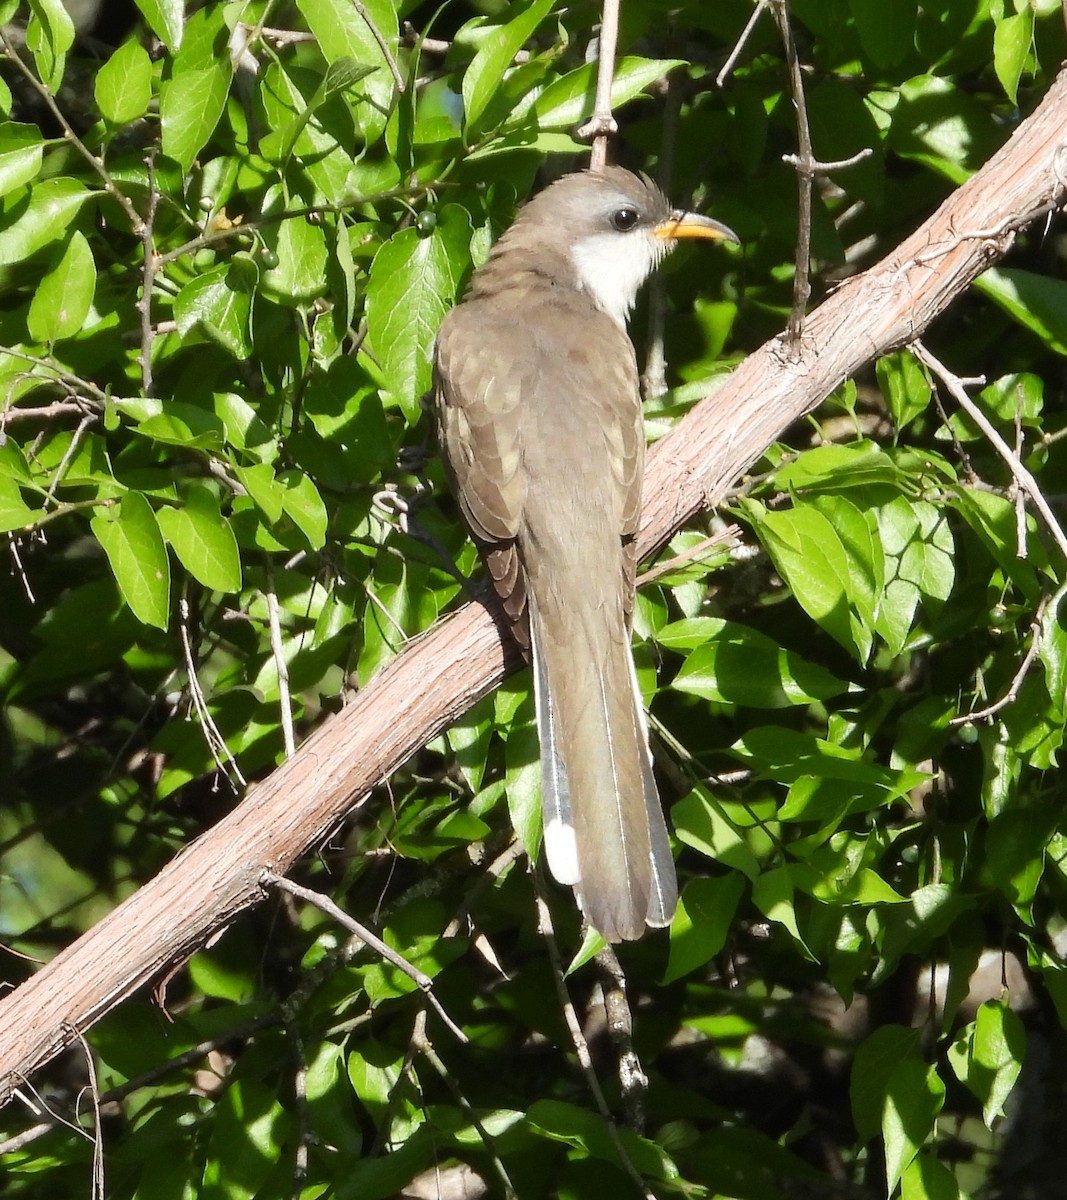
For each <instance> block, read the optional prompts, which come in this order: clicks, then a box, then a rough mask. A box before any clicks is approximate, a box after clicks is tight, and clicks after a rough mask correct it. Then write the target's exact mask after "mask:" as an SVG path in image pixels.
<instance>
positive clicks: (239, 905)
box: [0, 74, 1067, 1101]
mask: <svg viewBox="0 0 1067 1200" xmlns="http://www.w3.org/2000/svg"><path fill="white" fill-rule="evenodd" d="M1065 177H1067V74H1065V75H1061V76H1060V77H1059V78H1058V79H1057V80H1056V82H1055V83H1054V85H1053V86H1052V88H1051V89H1050V90H1049V93H1048V95H1047V96H1046V97H1045V99H1044V101H1043V102H1042V104H1041V105H1040V107H1039V108H1038V110H1037V111H1036V112H1035V113H1034V114H1033V116H1031V117H1030V118H1029V119H1028V120H1027V121H1025V122H1023V123H1022V124H1021V125H1020V126H1019V128H1018V129H1017V130H1016V132H1015V134H1014V136H1013V137H1012V139H1011V141H1010V142H1009V143H1008V144H1007V145H1006V146H1005V147H1004V148H1003V149H1002V150H1001V151H1000V152H999V153H998V154H996V155H995V156H994V157H993V159H991V160H990V162H989V163H987V164H986V166H985V167H983V169H982V170H981V171H979V172H978V173H977V174H976V175H975V176H974V177H973V178H972V179H970V180H969V181H968V182H967V183H966V184H965V185H964V186H963V187H961V188H960V189H959V190H958V191H956V192H955V193H954V194H953V195H952V196H951V197H950V198H949V199H948V200H947V201H946V202H945V203H944V204H943V205H942V206H941V208H940V209H939V210H938V212H937V213H936V214H935V215H934V216H933V217H932V218H931V219H930V220H929V221H927V222H926V223H925V224H924V225H923V226H922V227H921V228H919V229H918V230H917V231H916V232H915V233H914V234H913V235H912V236H911V237H910V238H908V239H907V240H906V241H905V242H904V243H903V244H902V245H901V246H900V247H898V248H897V250H895V251H894V252H893V253H892V254H890V255H889V256H888V257H887V258H885V259H884V260H883V261H882V262H881V263H879V264H878V265H877V266H876V267H874V268H872V269H871V270H870V271H867V272H865V273H864V274H863V275H859V276H856V277H855V278H853V279H850V280H848V281H847V282H846V283H845V284H843V285H842V287H841V288H840V289H839V290H838V291H837V292H836V293H835V294H834V295H833V296H831V297H830V299H829V300H827V301H826V302H825V303H824V304H823V305H822V306H821V307H820V308H818V309H817V310H816V311H815V312H813V313H811V314H810V315H809V317H808V319H807V321H806V323H805V328H804V334H803V337H802V338H801V339H800V340H799V341H798V342H795V343H793V344H791V345H787V344H786V342H785V340H784V338H775V339H774V340H772V341H770V342H768V343H767V344H766V345H765V346H763V347H762V348H761V349H760V350H758V351H757V352H756V353H755V354H753V355H751V356H750V357H749V358H748V359H747V360H746V361H745V362H743V363H742V364H741V365H740V366H739V367H738V368H737V370H736V371H734V373H733V374H732V375H731V376H730V377H729V379H728V380H727V381H726V382H725V383H724V384H723V386H722V387H721V388H720V389H719V390H718V391H717V392H716V393H715V394H714V395H713V396H711V397H710V398H709V399H707V400H705V401H704V402H703V403H702V404H700V405H698V406H697V407H696V408H695V409H693V411H692V412H691V413H689V415H688V416H687V417H686V418H685V419H684V420H683V421H681V422H679V424H678V426H677V427H676V428H675V429H674V430H673V431H672V432H671V433H670V434H669V435H668V436H667V437H665V438H663V439H662V441H660V442H659V443H658V445H657V446H656V447H655V451H654V453H653V454H652V455H651V456H650V461H649V469H648V475H647V479H646V498H645V513H644V527H643V529H642V534H641V550H642V552H643V553H646V554H647V553H648V552H650V551H652V550H654V549H656V548H657V547H658V546H661V545H662V544H663V543H664V542H665V541H666V540H667V539H668V538H669V537H670V535H671V534H672V533H673V531H674V530H676V529H677V528H678V527H679V526H681V525H682V524H684V522H685V521H687V520H688V519H689V517H690V516H692V514H693V513H695V512H697V511H698V510H700V509H702V508H706V507H707V506H709V505H711V504H714V503H715V502H716V501H717V500H718V499H719V498H720V497H721V496H722V495H723V493H724V492H725V490H726V489H727V488H728V487H729V486H730V485H731V484H732V482H733V481H734V479H735V478H736V477H737V476H738V475H739V474H740V473H741V472H743V471H744V470H745V469H746V468H747V467H748V466H749V465H750V464H751V463H752V462H753V460H754V459H755V458H756V457H758V455H759V454H760V453H761V452H762V451H763V449H764V448H765V447H766V446H767V445H768V444H769V443H770V442H771V441H773V440H774V439H775V438H776V437H778V436H779V435H780V433H781V432H782V430H783V429H784V428H785V427H786V426H787V425H789V424H790V423H791V422H792V421H793V420H795V419H796V418H797V417H799V416H801V415H802V414H803V413H804V412H806V411H807V410H809V409H810V408H812V407H813V406H814V405H816V404H817V403H819V401H820V400H822V399H823V398H824V397H825V396H826V395H828V394H829V393H830V392H831V391H832V390H833V389H834V388H835V387H837V386H838V385H839V384H840V383H841V382H842V380H844V379H846V378H847V377H848V376H850V375H852V374H853V373H855V371H857V370H858V369H859V368H860V367H861V366H863V364H864V363H866V362H869V361H870V360H871V359H873V358H875V357H876V356H878V355H880V354H884V353H885V352H886V351H888V350H891V349H893V348H895V347H898V346H901V345H904V344H906V343H908V342H911V341H913V340H914V339H915V338H916V337H918V336H919V335H920V334H921V333H922V332H923V330H924V329H925V328H926V327H927V326H928V325H929V323H930V322H931V321H932V320H933V319H934V318H935V317H936V316H937V315H938V314H939V313H941V312H943V311H944V310H945V309H946V308H947V307H948V305H949V304H950V303H951V301H952V300H953V298H954V297H955V296H957V295H959V293H960V292H962V291H963V290H964V289H965V288H966V287H967V285H968V284H969V283H970V282H971V280H973V279H974V278H975V276H976V275H978V274H979V273H980V272H981V271H982V270H983V268H984V267H986V266H987V265H988V264H989V263H990V262H992V261H993V260H995V259H997V258H999V257H1000V256H1001V255H1002V254H1003V253H1004V252H1005V251H1006V250H1007V249H1008V248H1009V247H1010V245H1011V243H1012V240H1013V238H1014V235H1015V232H1016V231H1017V230H1018V229H1021V228H1022V227H1023V226H1025V225H1026V224H1027V223H1028V222H1029V221H1031V220H1032V219H1034V218H1035V217H1036V216H1037V215H1039V214H1041V213H1044V212H1047V211H1049V209H1050V207H1052V206H1056V205H1058V204H1060V203H1062V200H1063V197H1064V194H1065V190H1067V189H1065V184H1064V181H1065ZM507 669H508V663H507V661H506V652H505V648H504V643H503V641H502V639H501V636H500V634H499V633H498V632H497V629H496V627H495V626H494V624H493V621H492V618H491V617H490V615H489V613H488V612H487V611H486V610H485V609H483V608H482V607H480V606H479V605H476V604H468V605H467V606H466V607H464V608H462V609H460V610H459V611H458V612H456V613H454V614H452V615H451V616H449V617H446V618H445V619H444V620H443V621H440V622H438V624H437V625H435V626H434V628H433V629H432V630H430V631H429V632H428V633H427V634H425V635H424V636H422V637H421V638H418V639H416V640H415V641H414V642H412V643H411V644H410V645H409V646H407V647H406V648H405V650H404V652H403V653H402V654H401V655H399V656H398V657H397V658H396V659H395V660H394V661H393V662H391V663H390V664H389V665H388V666H387V667H385V668H384V669H383V670H382V671H381V672H380V673H379V674H378V675H377V676H376V677H375V679H374V680H372V682H371V683H370V684H369V685H368V686H367V687H366V688H365V689H364V690H363V691H362V692H361V693H360V694H359V695H358V696H357V697H356V699H355V700H354V702H353V703H352V704H350V705H349V706H348V707H347V708H346V709H345V710H344V712H343V713H341V714H340V715H338V716H337V717H335V718H333V719H332V720H331V721H329V722H327V723H326V724H325V725H324V726H323V727H322V728H321V729H319V730H318V731H317V732H316V733H315V734H314V735H313V736H312V737H310V738H309V739H308V741H307V742H306V743H305V744H304V745H303V746H302V747H301V748H300V749H299V751H298V752H297V754H296V755H295V756H294V757H293V758H291V759H289V760H288V761H287V762H285V763H284V764H283V765H282V766H281V767H279V768H278V770H277V771H275V773H274V774H273V775H272V776H271V777H270V778H269V779H267V780H266V781H265V782H264V783H261V784H260V785H259V786H257V787H255V788H253V789H252V790H251V791H250V793H249V794H248V797H247V798H246V799H245V801H244V802H243V803H242V804H241V805H239V806H238V808H236V809H235V810H234V811H233V812H232V813H231V814H230V815H229V816H228V817H226V818H225V819H224V820H223V821H220V822H219V824H218V825H216V826H215V827H214V828H213V829H212V830H210V832H208V833H206V834H205V835H204V836H203V837H201V838H200V839H199V840H198V841H197V842H195V843H194V844H193V845H191V846H189V847H188V848H187V849H186V850H185V851H184V852H183V853H181V854H180V855H179V856H178V857H177V858H176V859H175V860H174V861H173V862H172V863H170V864H169V865H168V866H167V867H166V868H164V870H163V871H161V872H160V874H159V875H158V876H157V877H156V878H155V879H154V880H152V881H151V882H150V883H148V884H146V885H145V886H144V887H143V888H142V889H141V890H140V891H139V892H137V893H136V894H135V895H134V896H131V897H130V898H129V899H128V900H127V901H125V902H124V903H123V904H121V905H120V906H119V907H118V908H117V909H115V911H114V912H112V913H111V914H110V915H109V916H107V917H106V918H105V919H104V920H103V921H101V922H100V923H99V924H98V925H96V926H95V927H94V928H93V929H91V930H90V931H89V932H88V933H86V934H85V935H84V936H83V937H81V938H80V939H79V940H78V941H77V942H75V943H74V944H73V945H72V946H70V947H69V948H68V949H66V950H65V951H63V952H62V953H61V954H60V955H58V956H57V957H56V958H55V959H54V960H53V961H52V962H50V963H49V964H48V965H47V966H46V967H44V968H43V969H42V970H41V971H39V972H38V973H37V974H36V975H35V976H34V977H33V978H32V979H30V980H28V981H27V982H26V983H24V984H23V985H22V986H21V987H19V988H18V989H17V990H16V991H15V992H14V993H12V994H11V995H10V996H8V997H7V998H6V999H5V1000H4V1001H3V1002H2V1003H0V1101H2V1100H5V1099H7V1098H8V1097H9V1096H10V1094H11V1091H12V1089H13V1088H14V1087H16V1086H18V1084H19V1082H20V1080H22V1079H24V1078H26V1077H27V1076H28V1075H30V1074H31V1073H32V1072H33V1071H35V1070H36V1069H37V1068H38V1067H40V1066H41V1065H42V1064H43V1063H45V1062H47V1061H48V1060H49V1059H50V1058H51V1057H53V1056H54V1055H55V1054H56V1053H57V1052H58V1051H59V1050H61V1049H62V1048H63V1047H64V1046H66V1045H68V1044H69V1043H70V1042H71V1041H73V1040H74V1039H75V1038H76V1037H77V1036H78V1034H79V1032H80V1031H83V1030H85V1029H86V1028H87V1027H88V1026H90V1025H91V1024H92V1023H93V1022H94V1021H95V1020H96V1019H97V1018H99V1017H100V1016H102V1015H103V1014H104V1013H105V1012H107V1011H108V1010H109V1009H111V1008H113V1007H114V1006H115V1005H116V1004H118V1003H119V1001H120V1000H122V999H123V998H124V997H125V996H128V995H129V994H130V993H131V992H133V991H134V990H135V989H137V988H138V987H140V986H141V985H142V984H143V983H145V982H147V981H148V980H150V979H152V978H153V977H154V976H156V975H157V974H158V973H159V972H161V971H162V970H163V969H164V968H165V967H167V965H168V964H171V963H173V962H174V961H176V960H180V959H181V958H182V957H183V956H184V955H188V954H190V953H192V952H193V951H195V950H196V949H197V948H198V947H200V946H202V945H204V943H205V942H206V941H207V940H208V938H209V937H210V936H211V934H213V933H214V932H215V931H216V930H218V929H220V928H221V927H223V926H224V925H226V924H227V923H228V922H229V921H231V920H233V918H234V917H235V916H236V915H237V914H238V913H240V912H241V911H242V910H243V909H246V908H248V907H249V906H250V905H252V904H255V903H257V902H259V901H260V900H262V899H263V898H264V895H265V893H264V890H263V883H262V880H263V878H264V871H265V870H267V869H269V870H271V871H275V872H278V873H281V874H284V873H285V872H286V871H287V870H288V869H289V868H290V867H291V866H292V864H293V863H294V862H295V861H296V860H297V859H298V858H299V857H300V856H301V855H302V854H304V853H305V852H306V850H307V849H308V848H309V847H310V846H313V845H315V844H316V843H317V842H318V841H319V840H320V839H321V838H322V837H323V835H324V834H325V833H326V831H327V830H329V829H330V827H331V826H332V825H334V824H335V823H336V822H337V821H339V820H340V819H341V818H342V817H343V816H344V815H345V814H346V812H348V811H349V809H350V808H351V807H352V806H353V804H355V803H357V802H358V801H359V799H360V798H361V797H363V796H365V795H366V794H367V792H368V790H369V789H370V788H371V787H373V786H374V785H375V784H376V783H377V782H378V781H379V780H381V779H382V778H383V777H385V776H387V775H388V774H389V772H390V771H392V770H394V769H395V768H396V767H398V766H399V765H400V764H401V763H402V762H403V761H404V760H405V759H406V758H408V757H409V755H411V754H412V753H413V752H414V751H415V750H417V749H418V748H419V747H420V746H422V745H423V744H424V743H425V742H427V741H428V740H429V739H430V738H431V737H433V736H434V735H435V734H436V733H437V732H439V731H440V730H442V729H444V728H446V727H447V726H448V725H449V724H450V723H451V722H452V721H454V720H455V719H456V718H457V717H458V716H459V715H460V714H462V713H463V712H465V711H466V710H467V709H468V708H469V707H470V705H471V704H473V703H474V701H476V700H477V699H479V698H480V697H481V696H484V695H485V694H486V693H487V692H489V691H490V690H491V689H492V688H493V687H495V686H496V685H497V684H498V683H499V682H500V680H501V679H503V677H504V675H505V673H506V671H507Z"/></svg>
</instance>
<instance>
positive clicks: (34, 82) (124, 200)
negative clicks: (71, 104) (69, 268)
mask: <svg viewBox="0 0 1067 1200" xmlns="http://www.w3.org/2000/svg"><path fill="white" fill-rule="evenodd" d="M0 41H2V42H3V43H4V49H5V51H6V57H7V58H9V59H10V60H11V61H12V62H13V63H14V64H15V66H16V67H17V68H18V70H19V72H20V73H21V74H22V75H23V76H24V77H25V79H26V81H27V82H28V83H29V85H30V87H32V88H33V90H34V91H35V92H36V93H37V94H38V95H39V96H40V97H41V99H42V100H43V101H44V102H45V105H46V106H47V108H48V111H49V112H50V113H51V114H52V116H53V117H55V119H56V121H57V122H58V123H59V125H60V128H61V129H62V130H63V136H64V137H65V138H66V139H67V141H68V142H70V144H71V145H72V146H73V147H74V149H75V150H77V151H78V153H79V154H80V155H81V156H82V158H84V159H85V161H86V162H87V163H88V164H89V166H90V167H91V168H92V169H93V170H94V171H95V172H96V174H97V175H98V176H99V177H100V180H101V182H102V183H103V185H104V191H106V192H107V194H108V195H109V196H111V197H112V199H114V200H115V201H116V203H117V204H118V205H119V206H120V207H121V208H122V211H123V212H124V213H125V214H126V216H127V217H128V218H129V221H130V224H131V225H132V226H133V232H134V233H135V234H136V235H137V236H138V237H140V234H141V226H142V224H143V222H142V220H141V214H140V213H139V212H138V211H137V209H136V208H134V206H133V202H132V201H131V200H130V198H129V197H128V196H127V195H126V194H125V193H124V192H121V191H120V190H119V189H118V187H117V186H116V185H115V181H114V180H113V179H112V178H111V175H110V174H109V172H108V169H107V167H105V166H104V160H103V159H102V158H99V157H98V156H97V155H95V154H94V153H93V152H92V151H91V150H90V149H89V147H88V146H86V144H85V143H84V142H83V141H82V140H81V138H80V137H78V135H77V134H76V133H75V132H74V129H73V127H72V126H71V124H70V122H69V121H68V120H67V118H66V117H65V116H64V115H63V110H62V109H61V108H60V107H59V105H58V104H56V101H55V97H54V96H53V95H52V89H51V88H50V87H49V86H48V85H47V84H46V83H44V82H43V81H42V80H40V79H38V78H37V76H36V75H35V74H34V73H33V72H32V71H31V70H30V68H29V67H28V66H27V65H26V63H25V62H23V60H22V57H21V55H20V54H19V52H18V51H17V50H16V49H15V47H14V45H13V44H12V42H11V39H10V38H9V36H8V33H7V30H6V28H3V27H0Z"/></svg>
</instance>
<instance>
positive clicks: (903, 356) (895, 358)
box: [874, 350, 931, 430]
mask: <svg viewBox="0 0 1067 1200" xmlns="http://www.w3.org/2000/svg"><path fill="white" fill-rule="evenodd" d="M874 369H875V374H876V375H877V376H878V383H879V386H880V387H881V389H882V395H883V396H884V397H885V400H886V403H887V404H888V405H889V411H890V412H891V413H892V414H893V420H894V422H895V423H896V426H897V429H898V430H902V429H903V428H904V427H905V426H906V425H909V424H910V423H911V422H912V421H914V420H915V418H916V417H917V416H919V415H920V414H921V413H924V412H925V411H926V409H927V407H928V406H929V404H930V396H931V389H930V381H929V380H928V379H927V378H926V372H925V371H924V370H923V369H922V367H921V366H920V365H919V363H918V361H917V360H916V358H915V355H914V354H912V353H911V352H910V351H909V350H897V351H896V352H895V353H893V354H887V355H885V357H883V358H880V359H879V360H878V362H877V363H876V364H875V368H874Z"/></svg>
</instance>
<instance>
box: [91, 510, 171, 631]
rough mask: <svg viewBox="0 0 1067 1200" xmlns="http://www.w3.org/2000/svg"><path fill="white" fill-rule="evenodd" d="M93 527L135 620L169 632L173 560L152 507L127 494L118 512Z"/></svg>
mask: <svg viewBox="0 0 1067 1200" xmlns="http://www.w3.org/2000/svg"><path fill="white" fill-rule="evenodd" d="M90 524H91V525H92V530H93V533H94V534H95V535H96V539H97V541H98V542H99V543H100V545H101V546H103V548H104V553H105V554H106V555H107V559H108V562H109V563H110V564H111V570H112V572H113V573H114V576H115V579H116V580H117V582H118V585H119V591H121V592H122V598H123V599H124V600H125V601H126V603H127V604H128V605H129V606H130V610H131V611H132V612H133V614H134V616H135V617H137V619H138V620H139V621H143V622H144V624H146V625H155V626H157V627H158V628H159V629H166V628H167V625H168V623H169V621H170V560H169V559H168V558H167V550H166V547H165V546H164V545H163V537H162V535H161V534H160V532H159V524H158V523H157V521H156V515H155V513H154V512H153V511H152V506H151V505H150V504H149V503H148V501H147V500H146V499H145V498H144V496H142V495H141V494H140V492H127V493H126V494H125V495H124V496H123V497H122V500H121V502H120V504H119V506H118V507H117V508H113V509H110V510H108V511H107V512H106V513H102V514H99V515H97V516H95V517H93V519H92V521H91V522H90Z"/></svg>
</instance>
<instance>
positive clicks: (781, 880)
mask: <svg viewBox="0 0 1067 1200" xmlns="http://www.w3.org/2000/svg"><path fill="white" fill-rule="evenodd" d="M793 872H794V869H793V867H791V866H788V865H787V866H781V867H772V868H771V870H769V871H764V872H763V873H762V874H761V875H760V876H759V878H758V879H757V880H756V881H755V882H754V883H753V885H752V903H753V904H754V905H755V906H756V907H757V908H758V909H759V910H760V912H761V913H763V915H764V916H765V917H766V918H767V920H768V921H774V922H776V923H777V924H779V925H781V926H782V927H783V928H784V929H786V930H788V932H789V933H790V935H791V936H792V938H793V940H794V941H795V942H796V943H797V945H798V946H799V947H800V949H801V950H802V951H803V952H804V954H805V955H806V957H808V958H809V959H811V961H812V962H815V961H817V960H816V958H815V955H814V954H812V952H811V951H810V950H809V949H808V947H807V946H806V945H805V944H804V938H803V937H802V936H801V933H800V925H799V923H798V921H797V911H796V904H795V902H794V896H795V894H796V879H795V878H794V873H793Z"/></svg>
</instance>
